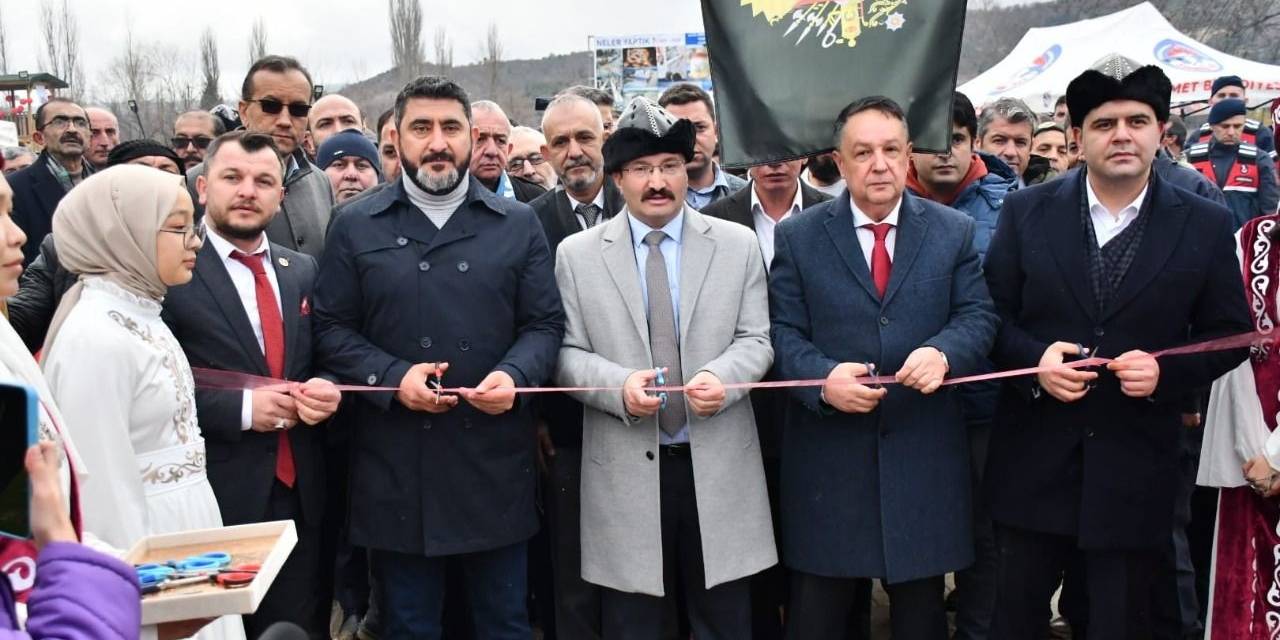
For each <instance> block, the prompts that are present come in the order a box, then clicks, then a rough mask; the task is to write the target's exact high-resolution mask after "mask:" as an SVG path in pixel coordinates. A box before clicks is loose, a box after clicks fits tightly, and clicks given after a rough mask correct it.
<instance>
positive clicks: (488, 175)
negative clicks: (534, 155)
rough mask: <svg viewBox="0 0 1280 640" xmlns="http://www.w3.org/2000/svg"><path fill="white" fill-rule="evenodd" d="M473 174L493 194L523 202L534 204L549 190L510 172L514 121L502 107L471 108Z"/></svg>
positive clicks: (481, 102) (476, 105)
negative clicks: (537, 198)
mask: <svg viewBox="0 0 1280 640" xmlns="http://www.w3.org/2000/svg"><path fill="white" fill-rule="evenodd" d="M471 111H472V113H473V114H474V118H475V122H474V123H473V124H472V126H471V138H472V145H473V146H472V152H471V167H470V169H471V174H472V175H474V176H475V177H476V179H477V180H479V181H480V184H483V185H484V186H486V187H488V188H489V190H490V191H492V192H494V193H496V194H498V195H500V196H502V197H504V198H509V199H512V200H516V201H519V202H531V201H532V200H533V199H534V198H536V197H538V196H540V195H542V194H544V193H546V192H547V190H546V189H543V188H542V187H540V186H538V185H536V184H534V183H532V182H529V181H528V180H525V179H524V178H517V177H513V176H512V175H511V174H510V173H508V172H507V163H508V161H509V160H510V158H511V120H510V119H508V118H507V114H506V112H504V111H503V110H502V107H500V106H498V103H496V102H491V101H489V100H477V101H476V102H475V103H474V104H472V105H471Z"/></svg>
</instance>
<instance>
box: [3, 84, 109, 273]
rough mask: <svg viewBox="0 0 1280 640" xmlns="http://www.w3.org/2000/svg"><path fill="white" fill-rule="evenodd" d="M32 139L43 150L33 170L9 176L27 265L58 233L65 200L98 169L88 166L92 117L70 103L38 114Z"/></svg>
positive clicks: (53, 104) (53, 103)
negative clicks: (57, 221) (57, 212)
mask: <svg viewBox="0 0 1280 640" xmlns="http://www.w3.org/2000/svg"><path fill="white" fill-rule="evenodd" d="M31 139H32V140H33V141H35V143H36V144H38V145H41V146H43V147H44V151H42V152H40V157H39V158H36V161H35V163H34V164H32V165H31V166H29V167H27V168H26V169H23V170H22V171H19V172H17V173H15V174H13V175H12V176H9V186H10V187H12V188H13V221H14V222H15V223H17V225H18V226H19V227H21V228H22V230H23V231H24V232H26V234H27V243H26V244H24V245H22V254H23V263H22V264H23V266H24V267H25V266H26V265H28V264H31V261H32V260H35V258H36V255H37V254H38V253H39V252H40V242H41V241H42V240H44V237H45V236H47V235H49V232H50V231H52V230H53V226H52V225H53V212H54V210H55V209H57V208H58V203H59V202H60V201H61V200H62V196H64V195H66V193H67V192H68V191H70V190H71V188H72V187H74V186H76V185H77V184H80V182H81V181H82V180H84V179H85V178H86V177H87V176H88V175H89V174H91V173H93V166H92V165H90V164H89V163H87V162H85V157H84V156H85V151H86V150H87V149H88V146H89V115H88V114H87V113H85V110H84V108H83V107H81V106H80V105H78V104H76V103H75V102H72V101H71V100H68V99H66V98H50V99H49V101H48V102H46V103H44V104H43V105H40V108H39V109H36V131H35V133H34V134H32V136H31Z"/></svg>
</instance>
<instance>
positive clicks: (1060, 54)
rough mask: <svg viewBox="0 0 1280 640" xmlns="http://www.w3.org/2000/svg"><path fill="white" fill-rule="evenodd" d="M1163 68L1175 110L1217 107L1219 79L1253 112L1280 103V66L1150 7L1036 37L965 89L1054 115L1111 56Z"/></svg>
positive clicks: (1030, 35) (976, 96)
mask: <svg viewBox="0 0 1280 640" xmlns="http://www.w3.org/2000/svg"><path fill="white" fill-rule="evenodd" d="M1113 53H1114V54H1119V55H1122V56H1125V57H1126V58H1130V59H1132V60H1134V61H1135V62H1137V63H1139V64H1154V65H1159V66H1160V68H1162V69H1164V72H1165V73H1166V74H1168V76H1169V80H1171V81H1172V82H1173V104H1175V105H1176V104H1180V103H1184V102H1194V101H1202V100H1208V99H1209V89H1210V88H1211V86H1212V84H1213V80H1214V78H1217V77H1218V76H1224V75H1237V76H1240V78H1241V79H1243V80H1244V82H1245V85H1246V87H1245V88H1246V94H1247V96H1248V100H1249V104H1250V105H1251V106H1252V105H1254V104H1257V103H1260V102H1262V101H1263V100H1264V99H1266V100H1270V99H1272V98H1275V97H1276V96H1280V66H1276V65H1269V64H1262V63H1259V62H1253V61H1250V60H1245V59H1244V58H1237V57H1235V56H1231V55H1227V54H1225V53H1223V52H1221V51H1218V50H1217V49H1213V48H1210V47H1208V46H1205V45H1203V44H1200V43H1199V42H1196V41H1195V40H1192V39H1191V38H1189V37H1187V36H1186V35H1184V34H1183V33H1182V32H1180V31H1178V30H1177V29H1175V28H1174V27H1173V25H1172V24H1169V21H1168V20H1165V18H1164V16H1163V15H1161V14H1160V11H1159V10H1158V9H1156V8H1155V7H1154V6H1152V5H1151V3H1150V2H1143V3H1142V4H1139V5H1136V6H1133V7H1130V8H1128V9H1125V10H1124V11H1119V12H1116V13H1113V14H1110V15H1106V16H1102V17H1100V18H1091V19H1089V20H1081V21H1079V22H1073V23H1071V24H1064V25H1059V26H1056V27H1044V28H1040V29H1031V30H1029V31H1027V34H1026V35H1024V36H1022V40H1020V41H1019V42H1018V46H1016V47H1014V48H1013V51H1012V52H1010V53H1009V55H1007V56H1005V58H1004V60H1001V61H1000V62H999V64H997V65H996V66H994V67H992V68H990V69H988V70H987V71H986V72H984V73H983V74H982V75H979V76H978V77H976V78H974V79H972V80H970V81H968V82H966V83H964V84H963V85H961V86H960V87H958V89H957V90H958V91H960V92H961V93H963V94H965V95H966V96H968V97H969V99H970V100H972V101H973V103H974V105H975V106H981V105H983V104H986V103H988V102H991V101H992V100H995V99H996V98H1000V97H1004V96H1012V97H1016V98H1021V99H1023V100H1025V101H1026V102H1027V104H1029V105H1030V106H1031V107H1032V108H1034V109H1036V110H1038V111H1052V110H1053V103H1054V101H1055V100H1057V98H1058V96H1059V95H1062V94H1063V93H1065V92H1066V90H1067V84H1068V83H1069V82H1071V80H1072V79H1073V78H1075V77H1076V76H1078V75H1080V74H1081V73H1082V72H1084V70H1086V69H1088V68H1089V67H1091V66H1093V64H1094V63H1095V62H1097V61H1098V60H1100V59H1101V58H1103V57H1105V56H1107V55H1108V54H1113Z"/></svg>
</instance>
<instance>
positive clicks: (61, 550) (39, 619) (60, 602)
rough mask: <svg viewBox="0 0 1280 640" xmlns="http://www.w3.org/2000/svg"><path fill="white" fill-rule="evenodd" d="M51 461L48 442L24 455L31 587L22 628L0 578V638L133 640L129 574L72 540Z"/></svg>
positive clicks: (133, 588) (133, 581)
mask: <svg viewBox="0 0 1280 640" xmlns="http://www.w3.org/2000/svg"><path fill="white" fill-rule="evenodd" d="M58 458H59V454H58V451H57V448H56V447H55V445H54V444H52V443H49V442H44V443H41V444H40V445H39V446H36V447H32V448H31V449H30V450H28V451H27V459H26V467H27V472H28V473H29V474H30V477H31V530H32V532H33V533H34V535H35V542H36V546H37V547H38V548H39V549H40V555H39V556H38V557H37V559H36V584H35V587H34V588H32V589H31V592H30V593H29V595H28V597H27V620H26V631H23V630H22V628H21V625H19V623H18V614H17V608H16V601H15V598H14V596H13V589H12V588H11V587H10V585H9V581H8V580H2V579H0V640H17V639H24V640H25V639H32V640H40V639H41V638H58V639H59V640H80V639H82V638H83V639H85V640H116V639H121V640H125V639H128V640H132V639H133V638H137V637H138V630H139V625H140V624H141V622H142V607H141V604H140V597H139V593H138V579H137V576H135V575H134V571H133V569H132V568H131V567H129V565H127V564H125V563H123V562H121V561H119V560H116V559H115V558H112V557H110V556H107V555H103V554H101V553H98V552H97V551H93V550H91V549H89V548H88V547H86V546H84V545H81V544H80V543H79V542H78V541H77V539H76V531H75V529H74V528H73V527H72V526H71V519H70V517H68V515H67V512H66V510H65V508H64V501H63V499H62V488H61V486H60V482H59V479H58ZM0 544H4V543H3V542H0Z"/></svg>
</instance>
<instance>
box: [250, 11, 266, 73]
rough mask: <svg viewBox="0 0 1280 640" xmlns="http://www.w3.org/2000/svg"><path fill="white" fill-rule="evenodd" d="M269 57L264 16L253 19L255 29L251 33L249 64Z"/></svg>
mask: <svg viewBox="0 0 1280 640" xmlns="http://www.w3.org/2000/svg"><path fill="white" fill-rule="evenodd" d="M265 57H267V27H266V25H264V24H262V16H258V19H257V20H254V21H253V31H252V32H251V33H250V34H249V64H253V63H254V62H255V61H257V60H261V59H263V58H265Z"/></svg>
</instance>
